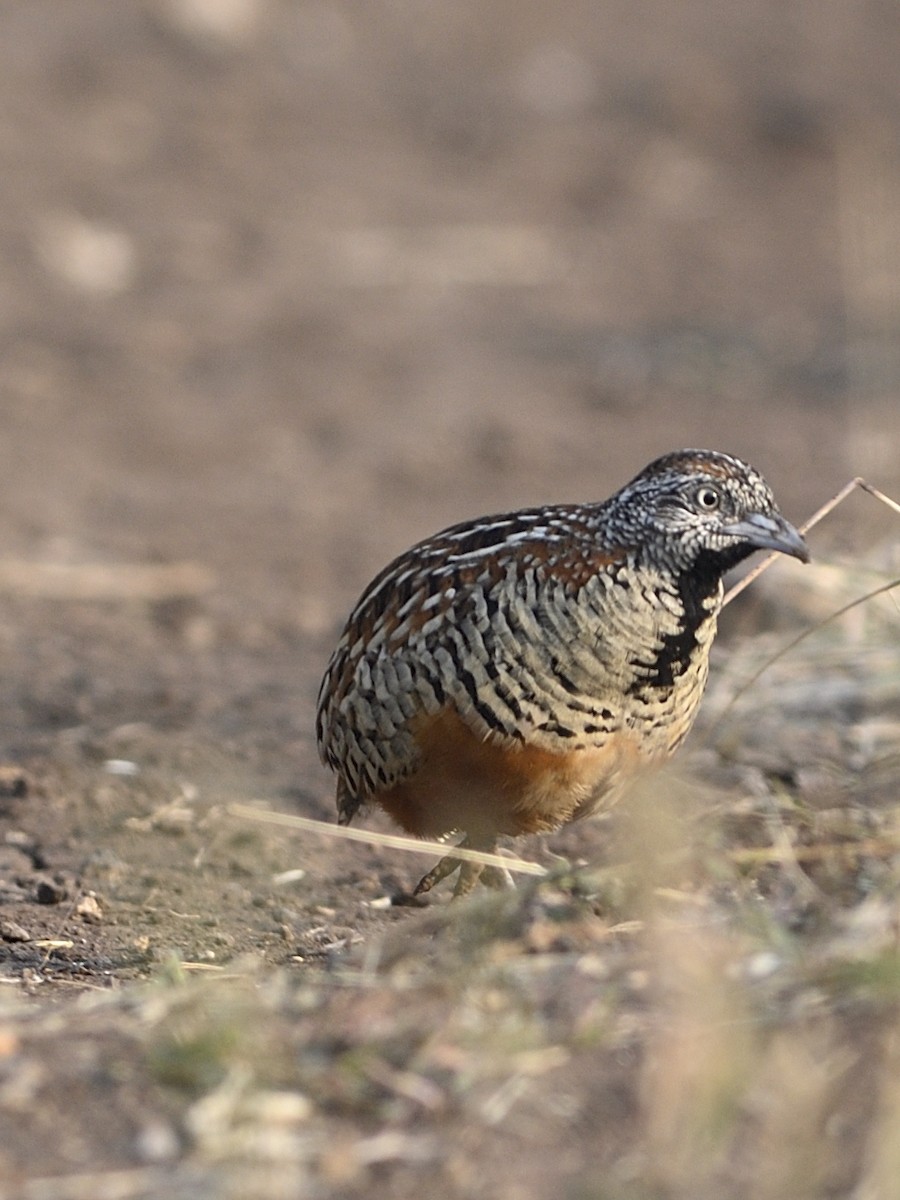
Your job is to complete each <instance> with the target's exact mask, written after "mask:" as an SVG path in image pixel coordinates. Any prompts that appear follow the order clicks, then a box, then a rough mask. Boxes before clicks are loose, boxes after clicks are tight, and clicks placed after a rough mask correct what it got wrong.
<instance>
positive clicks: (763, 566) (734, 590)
mask: <svg viewBox="0 0 900 1200" xmlns="http://www.w3.org/2000/svg"><path fill="white" fill-rule="evenodd" d="M856 488H862V489H863V490H864V491H866V492H869V494H870V495H872V496H875V497H877V499H879V500H883V501H884V503H885V504H887V505H888V506H889V507H891V508H897V511H898V512H900V508H898V506H897V505H896V504H895V503H894V501H893V500H889V499H888V497H887V496H883V495H882V494H881V492H879V491H878V490H877V489H876V488H873V487H872V485H871V484H869V483H866V481H865V480H864V479H863V478H861V477H860V476H859V475H857V477H856V478H855V479H851V480H850V482H849V483H845V484H844V486H843V487H842V488H841V490H840V491H839V492H838V493H837V494H836V495H834V496H832V497H831V499H830V500H826V501H825V503H824V504H823V505H822V507H821V508H818V509H816V511H815V512H814V513H813V515H812V516H811V517H810V518H809V520H808V521H805V522H804V523H803V524H802V525H801V526H800V532H801V533H808V532H809V530H810V529H812V528H813V526H814V525H818V523H819V522H820V521H821V520H822V518H823V517H827V516H828V514H829V513H830V512H834V510H835V509H836V508H837V506H838V505H839V504H841V503H842V502H843V501H844V500H846V499H847V497H848V496H849V495H850V493H851V492H852V491H855V490H856ZM780 557H781V554H780V553H779V552H778V551H777V550H776V551H774V552H773V553H772V554H767V555H766V557H765V558H763V559H760V561H759V562H758V563H757V564H756V566H755V567H754V568H753V570H752V571H748V572H747V574H746V575H745V576H744V577H743V579H739V580H738V581H737V583H736V584H735V585H734V586H733V587H730V588H729V589H728V591H727V592H726V593H725V598H724V599H723V601H722V607H723V608H724V607H725V605H726V604H730V603H731V601H732V600H733V599H734V598H735V596H739V595H740V594H741V592H742V591H743V590H744V588H746V587H749V586H750V584H751V583H752V582H753V580H754V579H757V578H758V577H759V576H760V575H762V573H763V571H768V569H769V567H771V565H772V563H773V562H775V560H776V559H778V558H780Z"/></svg>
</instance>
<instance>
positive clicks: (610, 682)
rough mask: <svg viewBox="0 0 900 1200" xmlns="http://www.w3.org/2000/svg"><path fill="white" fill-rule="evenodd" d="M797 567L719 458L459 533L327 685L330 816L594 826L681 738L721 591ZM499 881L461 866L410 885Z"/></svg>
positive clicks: (321, 709)
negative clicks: (776, 567) (753, 560)
mask: <svg viewBox="0 0 900 1200" xmlns="http://www.w3.org/2000/svg"><path fill="white" fill-rule="evenodd" d="M757 550H770V551H780V552H781V553H783V554H786V555H789V556H792V557H794V558H797V559H799V560H801V561H802V562H807V561H808V560H809V552H808V549H807V546H806V542H805V541H804V539H803V537H802V535H801V534H800V532H798V530H797V529H796V528H795V527H794V526H793V525H792V524H790V522H788V521H787V520H786V519H785V518H784V517H783V516H782V514H781V512H780V510H779V508H778V506H777V504H776V502H775V498H774V496H773V493H772V489H771V488H770V486H769V485H768V483H766V481H765V479H764V478H763V477H762V475H761V474H760V473H759V472H758V471H757V470H755V469H754V468H753V467H752V466H750V465H749V464H748V463H746V462H743V461H742V460H741V459H739V458H735V457H733V456H731V455H729V454H725V453H722V452H720V451H714V450H696V449H687V450H678V451H674V452H672V453H669V454H666V455H664V456H662V457H661V458H657V459H656V460H655V461H653V462H651V463H650V464H649V466H647V467H645V468H644V469H643V470H642V471H641V472H640V473H639V474H638V475H636V476H635V478H633V479H632V480H631V481H630V482H629V483H627V484H625V486H624V487H622V488H620V490H619V491H617V492H616V493H615V494H614V495H612V496H611V497H610V498H609V499H607V500H604V501H601V502H595V503H582V504H557V505H547V506H544V507H536V508H526V509H521V510H519V511H515V512H509V513H503V514H500V515H496V516H489V517H480V518H477V519H475V520H468V521H463V522H462V523H460V524H456V525H452V526H450V527H449V528H447V529H444V530H443V531H442V532H440V533H436V534H434V535H433V536H432V537H428V538H426V539H425V540H424V541H420V542H418V543H417V544H416V545H414V546H413V547H411V549H409V550H407V551H406V552H405V553H403V554H401V555H399V556H398V557H397V558H395V559H394V560H393V561H392V562H391V563H389V564H388V565H387V566H386V567H385V568H384V570H382V571H381V572H380V573H379V574H378V575H376V576H375V578H374V579H373V580H372V582H371V583H370V584H369V586H368V587H367V588H366V589H365V590H364V591H363V593H362V595H361V597H360V599H359V600H358V602H357V603H356V605H355V606H354V608H353V610H352V612H351V613H350V616H349V618H348V619H347V622H346V625H345V626H344V629H343V632H342V634H341V636H340V639H339V641H338V643H337V646H336V648H335V650H334V653H333V654H332V655H331V659H330V661H329V663H328V666H327V668H326V671H325V674H324V677H323V679H322V684H321V688H320V690H319V696H318V703H317V711H316V735H317V742H318V748H319V753H320V757H321V758H322V761H323V763H324V764H325V765H326V766H327V767H330V768H331V769H332V770H333V771H334V773H335V774H336V776H337V795H336V804H337V810H338V821H339V822H340V823H341V824H349V823H350V821H352V820H353V818H354V817H355V816H356V814H357V813H358V811H359V810H360V809H361V808H363V807H369V806H376V807H378V808H381V809H383V810H384V811H385V812H387V813H388V814H389V815H390V816H391V817H392V818H393V819H394V821H395V822H396V823H397V824H398V825H399V826H400V827H401V828H402V829H403V830H404V831H406V832H407V833H409V834H412V835H414V836H417V837H423V838H432V839H434V838H445V837H447V836H449V835H451V834H453V833H456V834H461V835H462V837H461V840H460V841H459V842H458V843H457V846H456V847H455V848H459V847H462V848H468V849H471V850H481V851H486V852H492V851H494V849H495V847H496V844H497V840H498V838H500V837H506V836H513V837H517V836H521V835H525V834H532V833H537V832H543V831H550V830H555V829H558V828H559V827H561V826H563V825H566V824H568V823H570V822H572V821H577V820H580V819H582V818H584V817H587V816H589V815H591V814H593V813H597V812H599V811H605V810H606V809H607V808H609V807H610V806H611V805H612V804H614V803H615V802H616V801H617V800H618V799H619V797H620V796H621V794H622V793H623V791H624V790H625V789H626V785H627V783H628V782H629V780H631V779H632V777H634V776H635V775H636V774H638V773H640V772H642V771H644V770H647V769H650V768H654V767H657V766H659V765H661V764H662V763H663V762H665V761H666V760H667V759H668V758H670V757H671V755H672V754H674V752H675V751H676V750H677V749H678V747H679V746H680V745H681V743H682V742H683V741H684V739H685V737H686V736H687V734H688V731H689V730H690V728H691V726H692V724H693V722H694V718H695V717H696V714H697V710H698V707H699V704H700V700H701V697H702V695H703V691H704V688H705V686H706V681H707V676H708V673H709V652H710V647H711V644H712V641H713V638H714V636H715V633H716V621H717V617H718V614H719V611H720V609H721V607H722V599H723V576H724V575H725V574H726V573H727V572H728V571H730V570H731V569H732V568H734V567H736V566H737V565H738V564H739V563H741V562H742V561H743V560H745V559H746V558H748V557H749V556H750V555H751V554H752V553H754V551H757ZM454 872H457V873H458V875H457V880H456V885H455V889H454V895H456V896H462V895H466V894H467V893H469V892H471V891H472V890H473V889H474V887H475V886H476V884H477V883H478V882H479V880H480V881H481V882H482V883H485V884H488V885H489V886H500V883H501V878H502V873H501V872H500V871H498V870H497V868H492V867H490V866H487V867H486V866H483V865H482V864H481V863H478V862H473V861H470V860H466V861H461V859H460V858H458V857H454V855H453V853H452V851H451V853H449V854H448V855H446V856H445V857H444V858H442V859H441V860H440V862H438V864H437V865H436V866H435V867H434V868H433V869H432V870H430V871H429V872H428V873H427V874H426V875H425V876H424V877H423V878H422V879H421V880H420V882H419V883H418V885H417V887H416V888H415V890H414V893H413V894H414V895H423V894H424V893H426V892H428V891H430V890H431V889H432V888H433V887H434V886H435V885H436V884H438V883H439V882H440V881H441V880H443V879H445V878H448V877H449V876H451V875H452V874H453V873H454Z"/></svg>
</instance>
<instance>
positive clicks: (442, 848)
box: [225, 804, 547, 876]
mask: <svg viewBox="0 0 900 1200" xmlns="http://www.w3.org/2000/svg"><path fill="white" fill-rule="evenodd" d="M225 811H226V812H227V813H228V815H229V816H232V817H239V818H241V819H242V820H247V821H262V822H265V823H266V824H269V825H283V826H284V827H285V828H287V829H298V830H299V829H302V830H303V831H304V832H306V833H317V834H320V835H321V836H322V837H328V838H344V840H345V841H349V842H365V843H366V844H367V845H369V846H387V847H389V848H390V849H391V850H406V851H409V852H411V853H413V854H431V855H434V854H437V855H440V856H441V857H443V856H444V855H445V854H446V853H447V851H448V849H451V848H450V847H448V846H447V845H446V844H445V843H443V842H430V841H427V840H423V839H421V838H409V837H403V835H402V834H397V833H377V832H375V831H374V830H369V829H354V828H351V827H350V826H347V825H330V824H329V823H328V822H327V821H316V820H313V818H312V817H299V816H296V815H294V814H293V813H279V812H274V811H273V810H272V809H267V808H253V807H252V806H251V805H249V804H231V805H229V806H228V808H227V809H226V810H225ZM452 853H453V857H454V858H460V859H463V860H465V861H466V862H475V863H482V864H483V865H484V866H486V867H500V868H503V869H505V870H507V871H515V872H517V873H518V874H520V875H539V876H540V875H546V874H547V872H546V871H545V869H544V868H543V867H542V866H540V864H539V863H533V862H528V861H527V860H526V859H524V858H511V857H510V858H508V857H507V856H506V855H505V854H487V853H485V852H484V851H481V850H469V849H468V848H466V847H462V846H460V847H456V848H454V849H452Z"/></svg>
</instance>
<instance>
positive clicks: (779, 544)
mask: <svg viewBox="0 0 900 1200" xmlns="http://www.w3.org/2000/svg"><path fill="white" fill-rule="evenodd" d="M721 532H722V533H727V534H730V535H731V536H732V537H736V538H740V539H741V541H744V542H749V543H750V545H751V546H755V547H756V548H757V549H759V550H780V551H781V553H782V554H790V555H791V557H792V558H799V559H800V561H801V562H809V550H808V549H807V548H806V542H804V540H803V536H802V534H800V533H799V532H798V531H797V530H796V529H795V528H794V526H793V525H791V523H790V522H789V521H786V520H785V519H784V517H782V516H781V514H780V513H779V514H778V515H777V516H768V515H766V514H764V513H748V514H747V516H746V517H744V518H743V519H742V520H740V521H735V522H734V524H732V525H725V526H723V527H722V531H721Z"/></svg>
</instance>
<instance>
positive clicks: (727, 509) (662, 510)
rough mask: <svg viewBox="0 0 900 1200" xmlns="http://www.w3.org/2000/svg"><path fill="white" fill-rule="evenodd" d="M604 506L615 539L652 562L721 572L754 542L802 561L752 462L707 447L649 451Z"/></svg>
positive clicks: (800, 543) (794, 534) (799, 542)
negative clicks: (650, 457) (653, 454)
mask: <svg viewBox="0 0 900 1200" xmlns="http://www.w3.org/2000/svg"><path fill="white" fill-rule="evenodd" d="M611 507H612V509H613V512H612V513H611V514H610V515H611V516H612V517H613V519H614V520H615V522H616V524H617V525H619V527H620V529H621V535H622V537H623V541H624V542H626V543H630V544H632V545H637V546H639V547H640V548H641V552H642V553H643V554H644V555H646V557H647V558H648V559H649V560H652V561H654V562H655V563H656V564H657V565H658V566H660V567H662V568H665V569H669V570H674V571H683V570H690V569H691V568H693V567H696V566H700V565H701V564H703V566H704V567H705V568H706V570H707V571H709V572H711V573H712V574H715V575H719V576H721V575H723V574H724V573H725V572H726V571H728V570H730V568H731V567H733V566H736V565H737V563H739V562H741V561H742V560H743V559H745V558H747V557H748V556H749V555H750V554H752V553H753V552H754V550H778V551H780V552H781V553H782V554H789V555H791V556H792V557H794V558H799V559H800V560H801V561H802V562H808V561H809V551H808V550H807V548H806V542H805V541H804V540H803V537H802V536H801V534H800V533H799V532H798V531H797V530H796V529H795V528H794V526H793V525H791V524H790V522H789V521H786V520H785V518H784V517H783V516H782V515H781V513H780V512H779V509H778V505H777V504H776V503H775V497H774V496H773V495H772V489H771V488H770V487H769V485H768V484H767V483H766V481H765V479H763V477H762V475H760V474H759V472H758V471H756V470H755V469H754V468H753V467H751V466H750V465H749V464H748V463H745V462H742V461H741V460H740V459H738V458H732V457H731V455H729V454H721V453H719V452H717V451H714V450H678V451H676V452H675V453H673V454H667V455H665V456H664V457H663V458H658V459H656V461H655V462H652V463H650V465H649V466H648V467H645V468H644V470H643V471H641V473H640V475H638V476H636V478H634V479H633V480H632V481H631V483H628V484H626V485H625V487H624V488H622V489H621V491H619V492H617V493H616V495H615V496H614V497H613V499H612V501H611Z"/></svg>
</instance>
